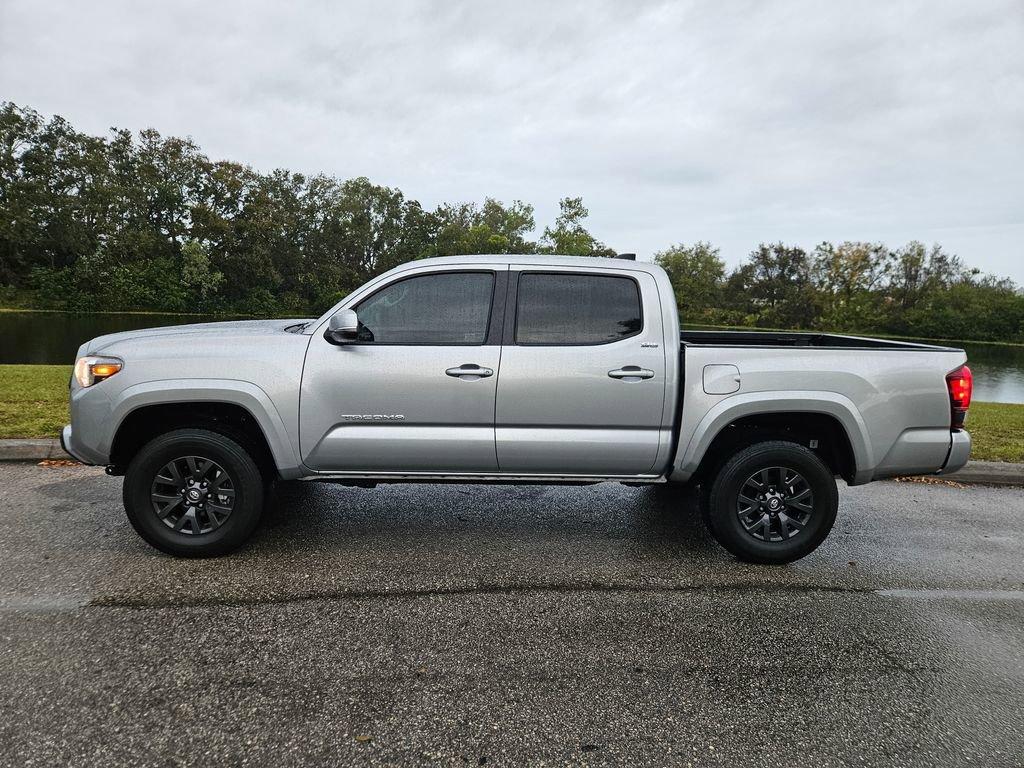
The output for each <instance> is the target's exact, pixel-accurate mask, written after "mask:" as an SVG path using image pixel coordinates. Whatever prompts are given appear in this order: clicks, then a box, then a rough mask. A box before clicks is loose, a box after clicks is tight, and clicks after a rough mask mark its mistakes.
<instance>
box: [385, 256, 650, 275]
mask: <svg viewBox="0 0 1024 768" xmlns="http://www.w3.org/2000/svg"><path fill="white" fill-rule="evenodd" d="M476 262H487V263H490V264H494V263H498V264H530V265H532V266H540V267H560V266H564V267H581V266H582V267H590V268H591V269H598V268H604V269H623V270H634V271H637V272H655V271H660V270H661V268H660V267H658V266H657V265H656V264H652V263H651V262H649V261H630V260H628V259H609V258H601V257H597V256H558V255H553V254H552V255H548V254H521V253H490V254H488V253H474V254H468V255H465V256H434V257H432V258H429V259H417V260H416V261H410V262H406V263H405V264H403V265H402V267H411V266H418V265H423V264H473V263H476Z"/></svg>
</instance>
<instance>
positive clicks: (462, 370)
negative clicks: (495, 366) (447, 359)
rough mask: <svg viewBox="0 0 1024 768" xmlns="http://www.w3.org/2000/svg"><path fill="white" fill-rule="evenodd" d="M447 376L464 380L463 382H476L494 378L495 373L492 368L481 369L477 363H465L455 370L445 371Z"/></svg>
mask: <svg viewBox="0 0 1024 768" xmlns="http://www.w3.org/2000/svg"><path fill="white" fill-rule="evenodd" d="M445 374H446V375H448V376H454V377H455V378H457V379H462V380H463V381H476V380H477V379H484V378H486V377H488V376H493V375H494V371H493V370H491V369H490V368H481V367H480V366H479V365H477V364H476V363H463V364H462V365H459V366H456V367H455V368H449V369H448V370H446V371H445Z"/></svg>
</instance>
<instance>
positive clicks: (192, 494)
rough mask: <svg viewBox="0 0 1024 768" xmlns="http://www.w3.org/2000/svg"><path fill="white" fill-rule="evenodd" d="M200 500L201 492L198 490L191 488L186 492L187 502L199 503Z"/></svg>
mask: <svg viewBox="0 0 1024 768" xmlns="http://www.w3.org/2000/svg"><path fill="white" fill-rule="evenodd" d="M201 498H203V492H202V491H200V490H199V489H198V488H192V489H190V490H189V492H188V500H189V501H199V500H200V499H201Z"/></svg>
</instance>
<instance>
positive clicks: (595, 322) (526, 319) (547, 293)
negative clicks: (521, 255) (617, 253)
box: [516, 272, 643, 344]
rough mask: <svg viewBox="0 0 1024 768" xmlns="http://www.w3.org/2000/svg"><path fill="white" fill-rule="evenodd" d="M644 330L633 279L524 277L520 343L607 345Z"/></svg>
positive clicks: (518, 328)
mask: <svg viewBox="0 0 1024 768" xmlns="http://www.w3.org/2000/svg"><path fill="white" fill-rule="evenodd" d="M642 328H643V315H642V314H641V311H640V291H639V289H638V287H637V284H636V282H635V281H633V280H632V279H630V278H628V277H611V276H606V275H579V274H572V273H548V274H540V273H529V272H524V273H523V274H521V275H520V276H519V296H518V300H517V306H516V343H517V344H605V343H608V342H611V341H618V340H619V339H624V338H627V337H629V336H634V335H636V334H637V333H639V332H640V330H641V329H642Z"/></svg>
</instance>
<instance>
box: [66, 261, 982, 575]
mask: <svg viewBox="0 0 1024 768" xmlns="http://www.w3.org/2000/svg"><path fill="white" fill-rule="evenodd" d="M965 361H966V355H965V354H964V352H963V350H959V349H950V348H946V347H936V346H928V345H923V344H908V343H902V342H895V341H885V340H878V339H867V338H857V337H851V336H837V335H828V334H819V333H808V334H805V333H760V332H723V331H687V332H682V333H681V332H680V328H679V315H678V312H677V308H676V300H675V296H674V293H673V290H672V286H671V285H670V283H669V281H668V278H667V276H666V275H665V272H664V271H663V270H662V269H661V268H660V267H657V266H655V265H653V264H645V263H640V262H636V261H631V260H624V259H596V258H567V257H556V256H543V257H531V256H460V257H446V258H436V259H426V260H423V261H415V262H411V263H408V264H405V265H403V266H400V267H397V268H396V269H393V270H391V271H390V272H387V273H385V274H383V275H380V276H379V277H377V278H375V279H373V280H371V281H370V282H368V283H367V284H366V285H364V286H363V287H362V288H360V289H358V290H357V291H355V292H354V293H352V294H351V295H350V296H348V297H347V298H345V299H344V300H343V301H342V302H340V303H339V304H338V305H337V306H334V307H332V308H331V309H330V310H329V311H328V312H327V313H325V314H324V315H323V316H321V317H320V318H318V319H316V320H264V321H251V322H246V321H243V322H226V323H208V324H201V325H183V326H177V327H170V328H158V329H152V330H144V331H132V332H128V333H117V334H112V335H109V336H101V337H99V338H97V339H93V340H92V341H90V342H88V343H87V344H84V345H83V346H82V347H81V349H80V350H79V352H78V360H77V362H76V364H75V372H74V375H73V377H72V381H71V424H70V425H69V426H67V427H65V428H64V430H63V434H62V444H63V446H64V448H65V449H66V450H67V451H68V452H69V453H70V454H72V455H73V456H75V457H76V458H78V459H79V460H81V461H83V462H85V463H87V464H99V465H106V467H107V472H108V473H109V474H112V475H124V478H125V479H124V505H125V509H126V510H127V513H128V519H129V520H130V521H131V524H132V525H133V526H134V528H135V530H136V531H138V533H139V534H140V535H141V536H142V537H143V538H144V539H145V540H146V541H147V542H149V543H150V544H152V545H153V546H155V547H157V548H159V549H161V550H163V551H165V552H169V553H172V554H175V555H183V556H206V555H217V554H223V553H226V552H229V551H231V550H233V549H235V548H237V547H238V546H239V545H241V544H242V543H243V542H244V541H245V540H246V539H247V538H248V537H249V536H250V535H251V534H252V532H253V530H254V529H255V528H256V526H257V524H258V522H259V519H260V515H261V512H262V508H263V504H264V498H265V494H266V492H267V489H268V487H269V485H270V484H271V483H273V482H275V481H278V480H294V479H303V480H321V481H328V482H334V483H341V484H345V485H355V486H371V487H372V486H373V485H375V484H377V483H394V482H401V483H430V482H452V481H457V482H461V483H549V484H552V483H576V484H590V483H600V482H608V481H612V482H621V483H626V484H628V485H639V484H655V483H673V484H689V485H692V486H693V487H694V488H698V489H699V490H700V499H701V508H702V511H703V515H704V518H705V521H706V523H707V525H708V527H709V529H710V531H711V533H712V534H713V535H714V537H715V538H716V540H717V541H719V542H720V543H721V544H722V545H723V546H724V547H725V548H727V549H728V550H729V551H730V552H732V553H734V554H735V555H737V556H738V557H740V558H743V559H745V560H748V561H752V562H759V563H783V562H789V561H791V560H795V559H797V558H799V557H802V556H804V555H806V554H807V553H809V552H811V551H812V550H814V549H815V548H816V547H817V546H818V545H819V544H820V543H821V542H822V540H823V539H824V538H825V537H826V535H827V534H828V532H829V530H830V529H831V527H832V524H833V522H834V520H835V516H836V510H837V507H838V492H837V488H836V481H835V478H836V477H841V478H843V479H844V480H845V481H846V482H847V483H848V484H850V485H856V484H860V483H867V482H869V481H871V480H876V479H879V478H884V477H891V476H894V475H912V474H927V473H932V474H937V473H943V472H952V471H954V470H956V469H959V468H960V467H962V466H963V465H964V463H965V462H966V461H967V457H968V454H969V452H970V446H971V440H970V436H969V435H968V434H967V432H966V431H964V429H963V426H964V420H965V418H966V413H967V407H968V405H969V404H970V395H971V374H970V369H969V368H967V367H966V366H965V365H964V363H965Z"/></svg>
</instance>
